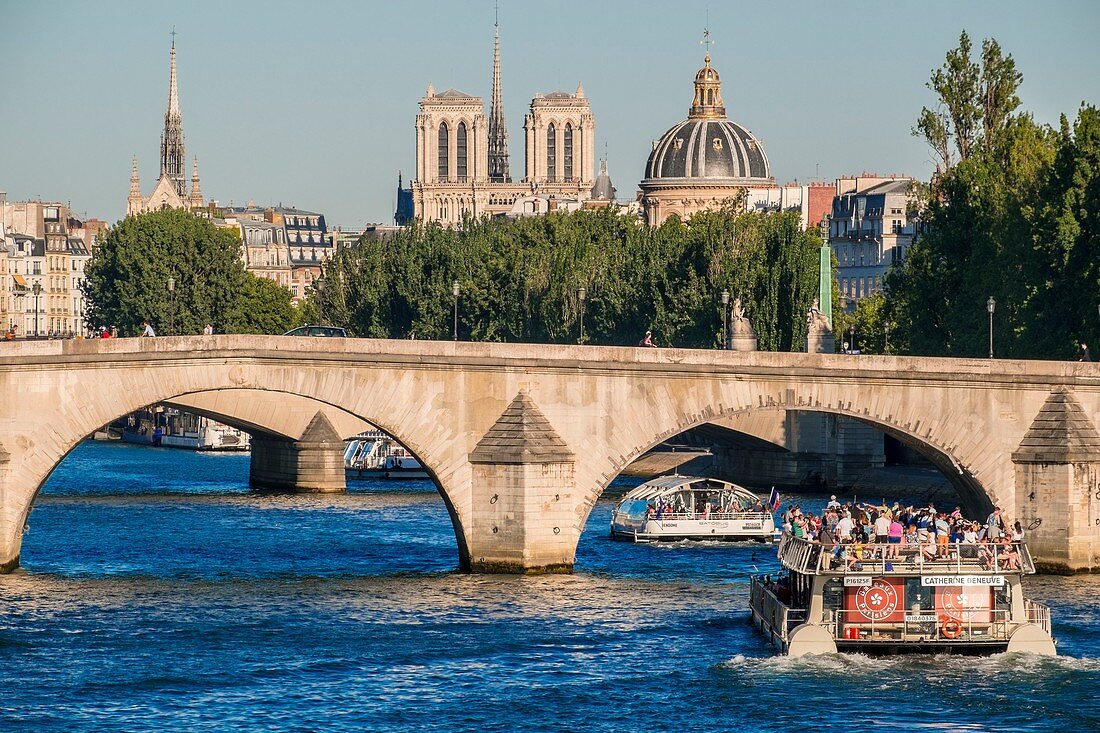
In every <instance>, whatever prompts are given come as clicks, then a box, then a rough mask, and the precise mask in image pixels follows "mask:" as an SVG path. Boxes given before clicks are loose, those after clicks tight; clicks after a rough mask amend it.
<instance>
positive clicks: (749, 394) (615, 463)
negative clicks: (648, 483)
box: [578, 380, 1015, 530]
mask: <svg viewBox="0 0 1100 733" xmlns="http://www.w3.org/2000/svg"><path fill="white" fill-rule="evenodd" d="M792 381H794V380H792ZM835 391H836V389H835V386H831V385H821V384H815V383H813V382H807V383H804V384H797V382H795V383H794V384H793V385H792V384H791V382H788V384H787V386H784V388H783V389H781V390H778V391H777V390H775V389H774V388H773V387H772V386H771V385H768V384H761V383H757V384H753V383H751V382H748V381H747V380H739V381H738V383H737V386H736V392H737V394H736V396H735V398H734V399H730V396H731V395H730V394H728V393H726V394H723V390H722V389H721V388H718V389H715V388H713V387H708V388H706V389H703V390H696V389H688V390H686V391H685V392H683V393H681V394H679V395H671V394H670V395H666V396H670V397H673V399H671V400H669V401H667V402H665V403H664V404H661V405H659V406H658V407H657V409H652V406H651V409H649V410H648V415H649V416H650V417H651V418H652V417H661V418H663V419H662V420H660V421H652V422H650V421H646V422H644V423H643V422H641V421H637V420H625V421H620V422H619V423H616V424H613V425H612V426H611V432H612V433H613V434H612V435H611V436H610V438H609V440H610V442H611V443H612V444H618V445H623V446H624V447H625V448H626V449H625V450H623V451H622V452H621V453H619V454H618V455H616V456H614V458H612V459H611V460H607V461H605V462H604V464H603V466H602V467H601V468H600V470H599V473H598V475H597V476H595V477H594V480H593V481H592V482H591V484H590V485H589V488H588V490H587V492H586V493H585V494H584V500H583V501H584V509H583V513H584V519H583V521H582V522H581V525H580V527H579V529H580V530H583V527H584V524H585V523H586V522H587V518H588V514H589V513H590V512H591V510H592V508H593V507H594V506H595V504H596V502H597V500H598V499H599V497H600V496H601V495H602V494H603V492H604V491H605V490H606V489H607V487H608V486H609V485H610V483H611V482H612V481H613V480H614V479H615V478H616V477H617V476H618V475H619V474H620V473H621V472H622V471H623V470H624V469H625V468H626V467H627V466H628V465H630V463H632V462H633V461H634V460H635V459H637V458H638V457H640V456H641V455H643V454H644V453H646V452H647V451H649V450H652V449H653V448H654V447H656V446H658V445H660V444H661V443H662V442H664V441H666V440H668V439H669V438H671V437H674V436H676V435H679V434H681V433H684V432H686V431H689V430H693V429H696V428H699V427H701V426H703V425H707V424H716V423H720V422H721V421H724V420H730V419H734V418H737V417H739V416H744V415H752V414H759V413H767V412H777V411H796V412H816V413H823V414H830V415H837V416H842V417H847V418H851V419H853V420H856V421H858V422H861V423H864V424H866V425H869V426H871V427H873V428H875V429H876V430H878V431H880V432H882V433H884V434H886V435H889V436H891V437H893V438H895V439H897V440H898V441H900V442H901V443H903V444H905V445H907V446H909V447H912V448H913V449H915V450H917V451H918V452H919V453H920V454H921V455H923V456H924V457H926V458H927V459H929V460H930V461H931V462H932V464H933V465H934V466H935V467H936V468H937V469H939V470H940V472H941V473H942V474H943V475H944V477H945V478H946V479H947V480H948V481H949V482H950V483H951V485H952V486H953V488H954V489H955V490H956V492H957V493H958V495H959V503H960V504H961V505H962V506H963V507H964V509H966V511H967V512H968V513H969V514H971V515H972V516H984V515H985V514H986V513H988V511H989V510H990V508H991V507H992V506H993V505H995V504H997V505H1001V506H1004V507H1009V508H1010V511H1011V508H1012V507H1014V505H1015V497H1014V495H1013V494H1012V493H1011V491H1005V488H1006V487H1005V484H1004V482H1003V480H1004V475H1003V471H1004V469H1005V468H1006V467H1005V466H1003V465H1002V466H996V467H993V468H995V470H993V471H985V470H982V467H981V466H980V465H979V466H977V467H976V466H975V463H974V459H975V457H978V456H980V455H981V454H982V452H983V451H984V450H986V449H987V448H988V449H989V450H990V451H991V452H993V451H994V450H995V448H994V447H990V446H989V445H987V444H986V441H985V440H984V439H983V438H982V437H981V436H978V437H977V438H976V439H975V438H974V436H972V435H967V434H966V431H967V429H968V426H965V425H958V426H953V427H947V426H935V429H933V426H931V425H929V424H927V423H926V422H925V421H923V420H922V419H921V416H916V415H911V414H907V412H906V411H904V410H897V411H894V410H882V409H875V408H874V407H872V406H875V405H877V406H883V405H885V406H888V407H889V406H896V401H891V400H889V399H888V398H887V397H886V396H885V395H884V394H882V390H881V389H878V388H874V387H871V388H868V389H865V390H863V392H862V394H857V395H848V396H841V397H838V398H832V396H831V395H830V394H829V393H830V392H835ZM700 393H701V394H700ZM649 401H650V402H651V401H652V400H651V399H650V400H649ZM616 402H618V404H619V405H620V408H619V409H626V410H630V409H636V408H634V407H632V406H631V404H630V401H629V400H625V401H616ZM723 427H725V428H726V429H732V430H734V431H735V432H739V431H737V430H736V429H735V428H730V427H729V426H728V425H723ZM743 434H745V435H748V436H750V437H752V438H755V439H757V440H764V441H766V442H771V443H773V444H775V441H774V436H766V435H755V434H754V433H752V432H744V433H743ZM958 437H967V438H969V439H970V440H969V442H968V443H967V444H966V449H965V450H960V442H959V441H958V439H957V438H958ZM1007 468H1008V469H1009V470H1010V469H1011V466H1008V467H1007ZM578 488H581V489H582V491H584V487H578ZM1008 488H1009V489H1011V484H1010V485H1009V486H1008Z"/></svg>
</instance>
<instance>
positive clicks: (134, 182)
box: [130, 155, 141, 198]
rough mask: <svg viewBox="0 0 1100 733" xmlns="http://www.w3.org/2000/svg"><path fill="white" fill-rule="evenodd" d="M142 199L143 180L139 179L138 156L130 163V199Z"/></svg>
mask: <svg viewBox="0 0 1100 733" xmlns="http://www.w3.org/2000/svg"><path fill="white" fill-rule="evenodd" d="M135 196H137V197H138V198H141V180H140V179H139V178H138V167H137V156H136V155H135V156H134V159H133V161H131V163H130V198H134V197H135Z"/></svg>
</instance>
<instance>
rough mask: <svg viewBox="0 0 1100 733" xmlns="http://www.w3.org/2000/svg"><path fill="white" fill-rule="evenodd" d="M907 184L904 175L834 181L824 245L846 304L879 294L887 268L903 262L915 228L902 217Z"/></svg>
mask: <svg viewBox="0 0 1100 733" xmlns="http://www.w3.org/2000/svg"><path fill="white" fill-rule="evenodd" d="M912 183H913V179H912V178H909V177H907V176H890V177H889V178H884V177H879V176H854V177H851V178H838V179H837V181H836V186H835V196H834V198H833V207H832V212H831V214H830V217H829V225H828V231H829V246H830V247H832V249H833V253H834V254H835V255H836V259H837V280H838V281H839V284H840V294H841V295H842V296H844V297H845V298H846V299H847V300H848V302H849V304H851V305H854V303H855V302H856V301H858V300H860V299H862V298H866V297H867V296H869V295H874V294H875V293H878V292H881V291H882V282H883V279H884V278H885V277H886V273H887V272H888V271H889V269H890V268H891V267H893V266H894V265H900V264H901V263H902V262H904V261H905V255H906V252H907V250H908V249H909V246H910V245H911V244H912V243H913V237H914V235H915V234H916V228H917V224H916V222H914V221H912V220H910V219H909V216H908V213H907V211H908V204H909V190H910V187H911V185H912Z"/></svg>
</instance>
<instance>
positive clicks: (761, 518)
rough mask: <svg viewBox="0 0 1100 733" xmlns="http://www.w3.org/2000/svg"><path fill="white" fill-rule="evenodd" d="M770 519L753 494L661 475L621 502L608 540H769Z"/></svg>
mask: <svg viewBox="0 0 1100 733" xmlns="http://www.w3.org/2000/svg"><path fill="white" fill-rule="evenodd" d="M774 533H775V519H774V518H773V517H772V513H771V512H769V511H768V510H767V508H766V507H765V506H764V502H763V501H761V500H760V497H758V496H757V495H756V494H754V493H752V492H751V491H749V490H748V489H746V488H744V487H742V486H738V485H737V484H732V483H730V482H729V481H721V480H719V479H715V478H699V477H693V476H661V477H659V478H655V479H652V480H651V481H646V482H645V483H644V484H642V485H641V486H639V487H637V488H636V489H634V490H633V491H631V492H630V493H629V494H627V495H626V496H624V497H623V498H622V501H620V502H619V504H618V506H616V507H615V510H614V511H613V512H612V513H611V537H612V538H614V539H626V540H633V541H634V542H655V541H674V540H759V541H769V542H770V541H771V539H772V536H773V534H774Z"/></svg>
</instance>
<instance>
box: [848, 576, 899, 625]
mask: <svg viewBox="0 0 1100 733" xmlns="http://www.w3.org/2000/svg"><path fill="white" fill-rule="evenodd" d="M855 600H856V602H855V607H856V610H857V611H859V612H860V613H861V614H863V617H864V618H866V619H869V620H871V621H884V620H886V619H888V618H889V617H890V616H891V615H893V613H894V612H895V611H897V609H898V593H897V590H895V589H894V586H893V585H891V584H890V583H888V582H887V581H885V580H883V579H882V578H875V579H874V581H872V582H871V585H868V586H864V587H863V588H860V589H859V590H858V591H856V599H855Z"/></svg>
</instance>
